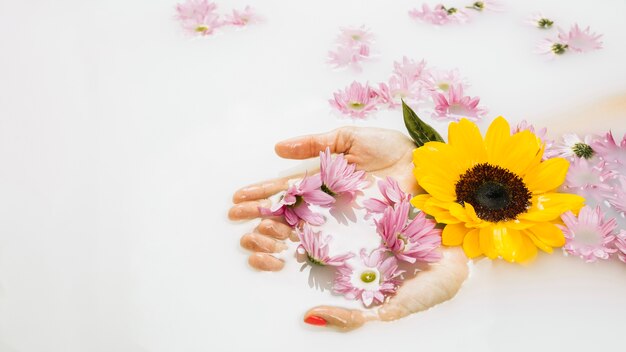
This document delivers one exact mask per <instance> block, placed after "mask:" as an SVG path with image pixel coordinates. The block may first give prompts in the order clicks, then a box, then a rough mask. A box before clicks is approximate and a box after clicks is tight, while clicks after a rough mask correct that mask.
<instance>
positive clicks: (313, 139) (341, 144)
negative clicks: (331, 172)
mask: <svg viewBox="0 0 626 352" xmlns="http://www.w3.org/2000/svg"><path fill="white" fill-rule="evenodd" d="M352 133H353V128H351V127H342V128H339V129H336V130H334V131H331V132H328V133H322V134H315V135H308V136H301V137H296V138H291V139H288V140H285V141H282V142H278V143H277V144H276V146H275V148H274V149H275V150H276V154H278V155H279V156H280V157H282V158H286V159H308V158H313V157H316V156H319V154H320V152H321V151H323V150H326V147H330V151H331V153H346V152H347V151H348V150H349V149H350V146H351V144H352Z"/></svg>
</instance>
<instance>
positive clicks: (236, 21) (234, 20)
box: [227, 6, 261, 27]
mask: <svg viewBox="0 0 626 352" xmlns="http://www.w3.org/2000/svg"><path fill="white" fill-rule="evenodd" d="M258 22H261V17H260V16H259V15H258V14H257V13H256V12H255V11H254V10H253V9H252V8H251V7H250V6H246V8H245V9H243V10H242V11H238V10H234V9H233V14H232V15H231V16H230V17H229V18H228V20H227V23H229V24H232V25H233V26H238V27H243V26H246V25H248V24H252V23H258Z"/></svg>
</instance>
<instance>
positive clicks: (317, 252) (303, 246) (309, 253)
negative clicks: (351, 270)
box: [296, 223, 354, 266]
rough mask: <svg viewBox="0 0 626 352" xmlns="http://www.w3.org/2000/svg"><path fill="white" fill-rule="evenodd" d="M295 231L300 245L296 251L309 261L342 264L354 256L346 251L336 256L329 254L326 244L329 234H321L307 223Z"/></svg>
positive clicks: (318, 263) (322, 263)
mask: <svg viewBox="0 0 626 352" xmlns="http://www.w3.org/2000/svg"><path fill="white" fill-rule="evenodd" d="M296 233H297V234H298V238H300V245H299V246H298V248H297V249H296V252H297V253H298V254H300V255H305V256H306V257H307V259H308V260H309V262H311V263H312V264H316V265H322V266H326V265H328V266H342V265H344V264H345V262H346V260H348V259H350V258H352V257H354V254H353V253H347V254H342V255H337V256H332V257H331V256H330V255H329V248H328V244H329V243H330V241H331V239H332V237H331V236H323V235H322V233H321V232H315V231H313V229H312V228H311V226H310V225H309V224H306V223H305V224H304V226H302V229H297V230H296Z"/></svg>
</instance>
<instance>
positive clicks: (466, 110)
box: [432, 86, 487, 121]
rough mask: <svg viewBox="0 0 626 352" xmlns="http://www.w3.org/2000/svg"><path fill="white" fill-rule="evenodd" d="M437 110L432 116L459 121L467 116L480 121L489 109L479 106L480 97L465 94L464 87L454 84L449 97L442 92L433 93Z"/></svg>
mask: <svg viewBox="0 0 626 352" xmlns="http://www.w3.org/2000/svg"><path fill="white" fill-rule="evenodd" d="M432 97H433V101H434V102H435V111H434V113H433V114H432V116H433V117H434V118H435V119H439V120H446V119H447V120H451V121H459V120H460V119H461V118H464V117H465V118H467V119H469V120H471V121H479V120H480V119H482V117H483V116H484V115H485V114H486V113H487V110H486V109H484V108H482V107H479V106H478V103H479V102H480V98H479V97H474V98H472V97H470V96H464V95H463V87H461V86H452V87H450V89H449V90H448V94H447V97H446V96H445V95H444V94H442V93H433V95H432Z"/></svg>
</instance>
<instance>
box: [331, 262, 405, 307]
mask: <svg viewBox="0 0 626 352" xmlns="http://www.w3.org/2000/svg"><path fill="white" fill-rule="evenodd" d="M360 259H361V260H360V261H358V262H357V263H355V264H354V265H352V266H351V265H350V264H346V265H344V266H341V267H339V268H337V277H336V279H335V283H334V291H335V292H336V293H338V294H342V295H344V296H345V297H346V298H348V299H353V300H361V301H362V302H363V304H364V305H365V306H367V307H369V306H371V305H372V304H373V303H382V302H383V301H384V300H385V297H387V296H390V295H393V294H394V293H395V292H396V289H397V287H398V285H399V284H400V280H399V276H400V275H401V274H402V271H400V270H398V261H397V260H396V258H395V257H388V258H386V259H385V258H384V252H383V251H380V250H376V251H374V252H372V253H371V254H370V255H367V254H366V253H365V250H361V258H360Z"/></svg>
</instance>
